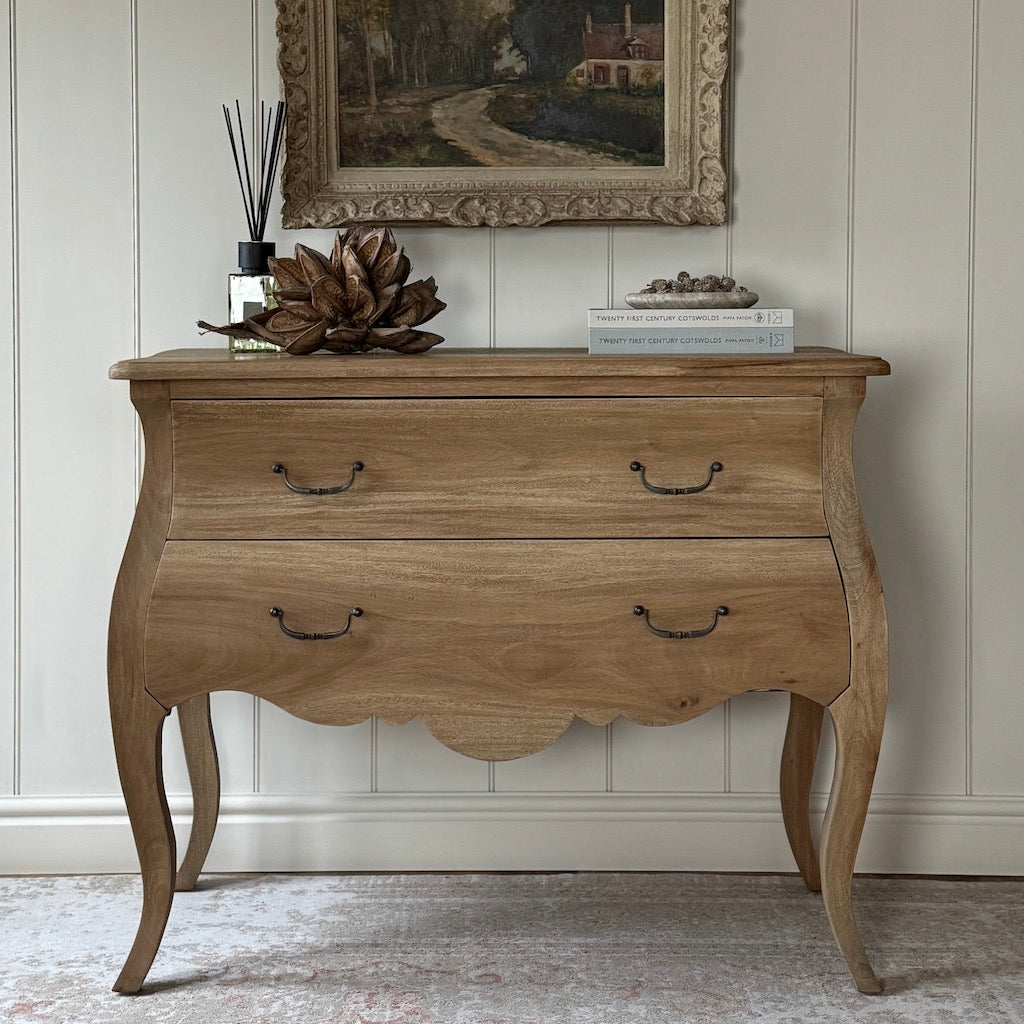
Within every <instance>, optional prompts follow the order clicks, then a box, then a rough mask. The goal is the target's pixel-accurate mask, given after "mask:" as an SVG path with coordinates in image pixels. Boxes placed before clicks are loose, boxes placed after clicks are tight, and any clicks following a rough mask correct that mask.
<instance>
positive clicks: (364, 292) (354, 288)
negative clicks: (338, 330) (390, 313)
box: [345, 278, 377, 324]
mask: <svg viewBox="0 0 1024 1024" xmlns="http://www.w3.org/2000/svg"><path fill="white" fill-rule="evenodd" d="M350 297H351V298H350ZM345 299H346V301H347V302H348V321H349V323H350V324H368V323H371V322H372V321H373V320H374V319H376V314H377V297H376V296H375V295H374V294H373V292H371V291H370V289H369V288H367V286H366V285H365V284H364V283H363V282H362V281H359V280H358V279H356V278H349V279H348V280H347V281H346V282H345Z"/></svg>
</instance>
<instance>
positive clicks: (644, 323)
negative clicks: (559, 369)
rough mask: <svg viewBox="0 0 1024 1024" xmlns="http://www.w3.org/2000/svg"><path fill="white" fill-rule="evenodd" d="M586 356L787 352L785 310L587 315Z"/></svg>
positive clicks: (789, 333)
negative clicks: (588, 327) (587, 346)
mask: <svg viewBox="0 0 1024 1024" xmlns="http://www.w3.org/2000/svg"><path fill="white" fill-rule="evenodd" d="M589 326H590V349H589V351H590V353H591V355H648V354H651V353H659V352H661V353H665V354H667V355H686V354H692V355H714V354H715V353H721V354H722V355H744V354H750V353H756V354H757V355H762V354H764V355H774V354H778V353H786V352H792V351H793V310H791V309H755V308H751V309H592V310H590V321H589Z"/></svg>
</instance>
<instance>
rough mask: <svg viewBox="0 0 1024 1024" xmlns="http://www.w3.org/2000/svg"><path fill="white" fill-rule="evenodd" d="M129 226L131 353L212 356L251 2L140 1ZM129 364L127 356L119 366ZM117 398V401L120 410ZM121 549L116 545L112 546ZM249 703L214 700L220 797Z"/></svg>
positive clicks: (234, 220)
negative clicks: (205, 325) (133, 291)
mask: <svg viewBox="0 0 1024 1024" xmlns="http://www.w3.org/2000/svg"><path fill="white" fill-rule="evenodd" d="M138 33H139V40H138V52H139V70H138V78H139V140H138V145H139V152H138V161H139V178H140V190H139V224H140V230H141V237H142V246H141V254H140V300H141V329H142V352H143V354H144V355H149V354H150V353H152V352H159V351H161V350H163V349H169V348H185V347H202V346H204V345H209V346H213V347H220V346H221V345H222V344H223V343H224V341H225V339H224V338H222V337H221V336H220V335H211V336H208V337H205V338H201V337H200V336H199V334H198V331H197V328H196V320H198V319H204V320H210V321H211V322H218V321H219V320H220V321H221V322H222V319H223V318H224V317H226V315H227V275H228V273H229V272H230V271H232V270H234V269H235V263H236V258H237V243H238V242H239V241H240V240H244V239H245V237H246V232H247V228H246V225H245V215H244V212H243V208H242V197H241V194H240V192H239V188H238V182H237V180H236V178H235V169H234V164H233V162H232V158H231V150H230V147H229V145H228V139H227V131H226V129H225V127H224V116H223V114H222V113H221V109H220V105H221V104H222V103H232V104H233V103H234V100H235V99H236V98H237V99H238V100H240V101H241V105H242V111H243V116H245V114H246V112H248V111H251V110H252V93H253V52H252V4H251V3H250V0H221V2H219V3H216V4H207V5H204V6H203V7H202V10H201V11H200V10H198V9H197V10H196V11H194V12H192V15H191V16H190V13H189V12H188V11H183V10H182V8H181V6H180V5H178V4H167V3H164V2H163V0H139V29H138ZM128 354H130V353H129V352H128V351H125V352H123V353H122V355H128ZM126 390H127V389H126V388H124V386H123V385H120V386H118V388H117V392H118V393H117V397H118V399H119V400H120V401H122V402H127V394H126ZM120 542H121V543H123V538H120ZM254 707H255V704H254V701H253V698H251V697H248V696H245V695H242V694H233V693H232V694H229V693H220V694H215V695H214V699H213V709H214V727H215V729H216V731H217V737H218V749H219V752H220V756H221V767H222V772H223V777H224V787H225V789H226V790H227V791H228V792H237V791H242V792H246V791H251V790H252V788H253V783H254V777H255V775H256V768H255V765H254V763H253V757H254V722H253V714H254ZM170 726H171V728H169V729H168V733H169V735H168V740H169V741H170V742H169V744H168V746H169V749H170V750H174V751H175V754H174V756H173V757H171V758H170V759H169V775H170V776H171V778H172V779H173V780H175V785H176V786H178V785H181V784H183V783H182V781H181V780H182V779H183V773H182V771H181V762H180V755H179V754H178V753H177V749H178V741H177V738H176V733H177V724H176V723H173V722H172V723H170Z"/></svg>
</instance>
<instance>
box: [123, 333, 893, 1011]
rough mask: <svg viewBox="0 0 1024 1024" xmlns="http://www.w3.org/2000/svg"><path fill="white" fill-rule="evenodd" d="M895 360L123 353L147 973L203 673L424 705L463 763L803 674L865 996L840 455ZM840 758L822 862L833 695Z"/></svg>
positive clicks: (246, 685) (287, 693) (864, 713)
mask: <svg viewBox="0 0 1024 1024" xmlns="http://www.w3.org/2000/svg"><path fill="white" fill-rule="evenodd" d="M887 372H888V366H887V365H886V364H885V363H884V362H883V361H882V360H880V359H873V358H868V357H859V356H852V355H848V354H845V353H841V352H837V351H834V350H829V349H803V350H798V351H797V353H796V354H795V355H792V356H782V357H773V358H771V359H766V358H753V357H749V358H748V357H703V358H701V357H698V358H692V357H690V358H671V357H657V358H651V359H642V358H635V357H619V356H616V357H604V358H598V357H588V356H586V355H583V354H580V353H575V352H565V351H554V352H552V351H545V352H529V351H516V352H504V353H500V352H499V353H494V352H473V351H463V352H459V351H453V350H449V351H435V352H432V353H430V354H428V355H424V356H418V357H394V356H369V357H347V358H346V357H336V356H329V355H327V356H314V357H308V358H304V359H298V358H295V357H288V356H278V355H275V354H271V355H259V356H251V355H250V356H231V355H229V354H228V353H225V352H209V351H191V352H190V351H181V352H173V353H164V354H162V355H159V356H154V357H151V358H149V359H143V360H130V361H128V362H124V363H119V364H117V365H116V366H115V367H114V368H113V369H112V371H111V375H112V376H113V377H116V378H129V379H131V381H132V400H133V402H134V403H135V405H136V408H137V409H138V411H139V414H140V416H141V418H142V422H143V426H144V430H145V436H146V472H145V478H144V482H143V489H142V495H141V497H140V500H139V507H138V511H137V514H136V520H135V524H134V527H133V530H132V534H131V537H130V539H129V542H128V548H127V551H126V554H125V560H124V563H123V565H122V569H121V573H120V576H119V578H118V584H117V588H116V592H115V596H114V604H113V609H112V614H111V630H110V659H109V666H110V698H111V717H112V723H113V729H114V740H115V747H116V750H117V756H118V765H119V769H120V772H121V779H122V786H123V789H124V793H125V798H126V803H127V806H128V812H129V816H130V818H131V821H132V827H133V830H134V833H135V837H136V843H137V846H138V850H139V857H140V862H141V866H142V872H143V885H144V893H145V900H144V907H143V914H142V922H141V924H140V928H139V933H138V936H137V937H136V942H135V945H134V947H133V949H132V951H131V954H130V955H129V957H128V961H127V963H126V964H125V968H124V970H123V971H122V974H121V977H120V978H119V979H118V982H117V984H116V986H115V988H117V989H118V990H120V991H125V992H134V991H137V990H138V989H139V987H140V986H141V985H142V982H143V980H144V978H145V975H146V973H147V971H148V969H149V966H150V964H151V963H152V960H153V957H154V956H155V954H156V950H157V948H158V946H159V942H160V937H161V935H162V932H163V927H164V924H165V922H166V919H167V915H168V913H169V910H170V904H171V898H172V894H173V891H174V889H175V866H176V864H175V850H174V838H173V834H172V832H171V829H170V819H169V815H168V812H167V806H166V799H165V797H164V791H163V780H162V773H161V768H160V757H159V750H160V734H161V728H162V724H163V721H164V719H165V717H166V715H167V713H168V712H169V710H170V709H172V708H178V710H179V718H180V722H181V726H182V732H183V736H184V738H185V748H186V756H187V759H188V762H189V771H190V776H191V778H192V782H193V790H194V796H195V821H194V825H193V830H192V836H191V839H190V843H189V849H188V851H187V853H186V855H185V858H184V861H183V864H182V866H181V869H180V870H179V871H178V872H177V888H179V889H181V888H190V887H191V886H192V885H193V884H194V882H195V878H196V876H197V875H198V873H199V870H200V869H201V867H202V863H203V861H204V859H205V856H206V852H207V850H208V848H209V845H210V841H211V840H212V836H213V830H214V826H215V823H216V817H217V804H218V793H219V783H218V779H217V767H216V753H215V749H214V744H213V735H212V730H211V727H210V723H209V693H210V691H211V690H220V689H233V690H242V691H247V692H250V693H253V694H257V695H259V696H260V697H263V698H266V699H268V700H270V701H272V702H274V703H275V704H277V705H279V706H280V707H282V708H284V709H286V710H288V711H290V712H292V713H294V714H296V715H299V716H301V717H303V718H306V719H310V720H312V721H319V722H326V723H332V724H339V725H340V724H347V723H354V722H359V721H362V720H364V719H365V718H366V717H368V716H371V715H376V716H378V717H380V718H381V719H383V720H384V721H388V722H403V721H407V720H409V719H410V718H412V717H414V716H420V717H422V719H423V720H424V721H425V722H426V724H427V725H428V727H429V728H430V729H431V731H432V732H433V733H434V735H435V736H437V737H438V739H440V740H441V741H442V742H443V743H445V744H447V745H448V746H450V747H452V748H453V749H455V750H459V751H461V752H463V753H465V754H468V755H470V756H473V757H478V758H485V759H492V760H500V759H507V758H512V757H519V756H522V755H524V754H528V753H531V752H533V751H536V750H538V749H540V748H542V747H543V746H545V745H547V744H549V743H551V742H553V741H554V740H555V739H557V738H558V736H560V735H561V733H562V732H564V730H565V729H566V728H567V727H568V726H569V724H570V722H571V721H572V719H573V718H574V717H580V718H583V719H585V720H586V721H589V722H592V723H596V724H603V723H607V722H610V721H611V720H612V719H614V718H615V717H617V716H619V715H626V716H628V717H629V718H631V719H632V720H634V721H636V722H640V723H645V724H652V725H655V724H668V723H672V722H680V721H683V720H685V719H688V718H692V717H694V716H695V715H699V714H701V713H703V712H704V711H707V710H708V709H710V708H712V707H714V706H715V705H717V704H719V703H721V702H722V701H723V700H726V699H728V698H729V697H731V696H734V695H736V694H739V693H742V692H745V691H747V690H755V689H774V690H784V691H787V692H789V693H790V694H791V695H792V696H791V714H790V723H789V729H788V733H787V739H786V745H785V753H784V758H783V765H782V773H781V791H782V806H783V815H784V820H785V823H786V828H787V832H788V834H789V838H790V842H791V845H792V847H793V851H794V854H795V857H796V860H797V863H798V866H799V868H800V870H801V872H802V874H803V876H804V878H805V880H806V882H807V884H808V885H809V886H810V887H811V888H812V889H817V888H821V889H822V891H823V895H824V899H825V905H826V909H827V910H828V915H829V920H830V922H831V924H832V927H833V931H834V933H835V936H836V939H837V941H838V943H839V946H840V950H841V952H842V954H843V956H844V957H845V959H846V961H847V963H848V965H849V967H850V970H851V972H852V973H853V976H854V979H855V980H856V982H857V984H858V986H859V987H860V988H861V989H862V991H866V992H871V991H878V990H879V983H878V981H877V979H876V978H875V976H874V974H873V973H872V971H871V968H870V965H869V964H868V961H867V959H866V956H865V954H864V950H863V947H862V945H861V942H860V939H859V937H858V935H857V932H856V927H855V924H854V920H853V916H852V911H851V907H850V880H851V877H852V872H853V865H854V860H855V857H856V850H857V846H858V843H859V838H860V833H861V830H862V827H863V823H864V816H865V813H866V809H867V802H868V797H869V795H870V789H871V782H872V779H873V774H874V767H875V761H876V758H877V753H878V744H879V741H880V737H881V729H882V719H883V716H884V707H885V693H886V676H887V672H886V637H885V616H884V608H883V604H882V596H881V587H880V584H879V581H878V575H877V572H876V569H875V565H874V559H873V557H872V555H871V550H870V547H869V545H868V542H867V538H866V536H865V533H864V529H863V525H862V522H861V518H860V513H859V509H858V505H857V499H856V492H855V488H854V483H853V475H852V469H851V461H850V444H851V437H852V431H853V425H854V421H855V419H856V414H857V410H858V408H859V406H860V403H861V401H862V399H863V395H864V385H865V377H866V376H868V375H872V374H879V373H887ZM826 706H827V707H828V708H829V709H830V712H831V715H832V719H833V722H834V724H835V728H836V735H837V748H838V758H837V770H836V774H835V781H834V784H833V792H832V798H831V800H830V806H829V811H828V813H827V815H826V821H825V825H824V828H823V836H822V852H821V857H820V868H819V858H818V855H817V853H816V850H815V845H814V842H813V840H812V838H811V830H810V824H809V819H808V793H809V787H810V778H811V773H812V771H813V766H814V758H815V754H816V751H817V743H818V735H819V732H820V729H821V725H822V715H823V711H824V708H825V707H826Z"/></svg>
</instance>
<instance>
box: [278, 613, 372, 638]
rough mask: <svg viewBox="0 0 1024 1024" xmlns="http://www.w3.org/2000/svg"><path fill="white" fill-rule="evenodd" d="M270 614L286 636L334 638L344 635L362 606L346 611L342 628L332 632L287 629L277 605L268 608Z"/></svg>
mask: <svg viewBox="0 0 1024 1024" xmlns="http://www.w3.org/2000/svg"><path fill="white" fill-rule="evenodd" d="M270 614H271V615H272V616H273V617H274V618H275V619H277V624H278V625H279V626H280V627H281V632H282V633H284V634H285V635H286V636H290V637H293V638H294V639H296V640H334V639H335V638H336V637H339V636H344V635H345V634H346V633H347V632H348V631H349V629H350V627H351V626H352V620H353V619H358V618H359V616H360V615H362V614H363V609H362V608H353V609H352V611H350V612H349V613H348V619H347V620H346V622H345V626H344V628H343V629H336V630H335V631H334V632H333V633H300V632H299V631H298V630H297V629H289V628H288V627H287V626H286V625H285V624H284V612H283V611H281V609H280V608H278V607H276V606H275V607H273V608H271V609H270Z"/></svg>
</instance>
